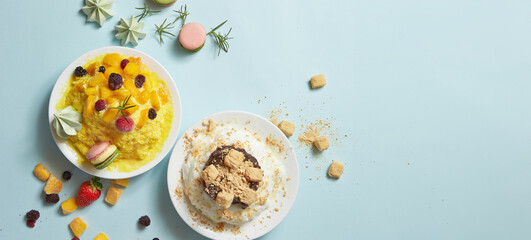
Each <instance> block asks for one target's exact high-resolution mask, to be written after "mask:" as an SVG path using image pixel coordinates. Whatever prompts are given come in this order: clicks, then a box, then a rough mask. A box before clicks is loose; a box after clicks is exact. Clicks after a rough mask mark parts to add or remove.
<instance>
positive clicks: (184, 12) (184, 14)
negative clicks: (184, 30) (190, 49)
mask: <svg viewBox="0 0 531 240" xmlns="http://www.w3.org/2000/svg"><path fill="white" fill-rule="evenodd" d="M173 11H174V12H176V13H178V14H179V16H178V17H177V18H175V20H174V21H173V23H172V24H175V22H177V21H178V20H179V19H181V20H182V22H181V27H183V26H184V23H185V22H186V17H188V15H190V12H188V10H187V7H186V4H184V9H183V6H181V10H179V11H176V10H173Z"/></svg>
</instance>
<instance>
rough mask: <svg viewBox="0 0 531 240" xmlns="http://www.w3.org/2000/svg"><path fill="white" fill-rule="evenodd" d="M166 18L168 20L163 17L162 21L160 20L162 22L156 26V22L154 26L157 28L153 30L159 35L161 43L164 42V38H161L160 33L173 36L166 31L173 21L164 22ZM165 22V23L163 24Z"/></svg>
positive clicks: (171, 26) (170, 27)
mask: <svg viewBox="0 0 531 240" xmlns="http://www.w3.org/2000/svg"><path fill="white" fill-rule="evenodd" d="M166 20H168V19H167V18H166V19H164V22H162V24H161V25H160V26H157V24H155V28H156V29H157V30H156V31H155V32H156V33H157V34H158V35H159V39H160V42H161V43H162V44H164V40H163V39H162V34H169V35H172V36H174V37H175V35H174V34H173V33H171V32H168V30H169V29H172V28H173V23H168V24H166ZM164 24H166V25H164Z"/></svg>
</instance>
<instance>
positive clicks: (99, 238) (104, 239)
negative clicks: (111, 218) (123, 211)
mask: <svg viewBox="0 0 531 240" xmlns="http://www.w3.org/2000/svg"><path fill="white" fill-rule="evenodd" d="M94 240H109V238H108V237H107V236H105V234H103V233H99V234H98V236H96V237H95V238H94Z"/></svg>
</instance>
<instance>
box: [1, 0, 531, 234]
mask: <svg viewBox="0 0 531 240" xmlns="http://www.w3.org/2000/svg"><path fill="white" fill-rule="evenodd" d="M184 3H186V4H188V9H189V11H190V12H191V15H190V16H189V17H188V22H200V23H201V24H203V25H204V26H205V27H206V28H207V29H210V28H211V27H214V26H216V25H217V24H218V23H220V22H222V21H223V20H225V19H228V20H229V21H228V22H227V24H226V26H225V27H224V28H222V31H224V32H225V31H227V30H228V27H232V28H233V31H232V36H233V37H234V39H233V40H231V41H230V46H231V48H230V51H229V53H228V54H225V53H222V54H221V55H220V56H216V54H217V49H215V45H214V44H213V42H212V40H211V39H210V38H209V39H208V40H207V43H206V46H205V47H204V49H203V50H201V51H200V52H198V53H194V54H189V53H186V52H184V51H183V50H182V49H181V48H180V46H179V45H178V43H177V41H176V39H175V38H172V39H170V38H165V41H166V44H165V45H163V46H161V45H160V44H159V43H158V41H157V37H156V36H155V34H154V24H160V23H162V21H163V20H164V18H166V17H171V18H173V17H174V16H175V14H174V13H173V12H171V10H176V9H178V7H179V6H180V5H181V4H184ZM82 5H83V4H82V1H80V0H77V1H72V0H57V1H3V3H2V14H0V22H1V24H0V32H1V35H0V38H1V47H0V49H1V52H0V53H1V55H2V56H1V57H0V73H1V78H2V81H1V83H2V86H1V89H2V90H1V94H0V112H1V113H2V117H1V118H0V121H1V122H0V123H1V124H0V132H1V133H2V138H1V139H0V146H1V152H2V154H3V156H2V166H1V167H0V176H1V181H2V184H1V192H2V193H1V195H0V206H1V207H0V211H1V212H0V239H39V238H40V237H43V236H44V238H45V239H52V238H53V239H70V238H71V237H72V233H71V232H70V230H69V229H68V223H69V222H70V221H71V220H72V219H73V218H75V217H76V216H80V217H82V218H83V219H85V220H86V221H87V222H88V224H89V227H88V229H87V231H86V232H85V233H84V234H83V235H82V238H81V239H92V238H94V237H95V236H96V235H97V233H99V232H104V233H106V234H107V236H109V237H110V238H111V239H152V238H154V237H159V238H160V239H200V238H201V236H200V235H198V234H197V233H195V232H194V231H193V230H192V229H191V228H189V227H188V226H187V225H186V224H185V223H184V222H183V221H182V219H181V218H180V217H179V215H178V214H177V213H176V211H175V210H174V209H173V207H172V205H171V202H170V199H169V197H168V193H167V190H166V168H167V164H168V157H167V158H166V159H165V160H164V161H162V162H161V163H160V164H159V165H158V166H157V167H155V168H154V169H152V170H151V171H149V172H147V173H145V174H143V175H141V176H138V177H135V178H134V179H132V181H131V183H130V186H129V187H128V188H127V189H125V191H124V194H123V195H122V198H121V199H120V201H119V202H118V204H117V205H115V206H113V207H109V206H108V205H106V204H105V203H104V202H103V197H102V198H101V199H100V200H99V201H98V202H96V203H94V204H93V205H91V206H89V207H87V208H85V209H78V210H77V211H75V212H74V213H73V214H71V215H68V216H62V214H61V213H60V207H59V204H56V205H47V204H44V203H43V202H44V201H43V200H42V187H43V183H42V182H40V181H39V180H38V179H36V178H35V177H34V176H33V174H32V169H33V167H34V166H35V165H36V164H37V163H38V162H42V163H44V164H45V165H46V166H47V167H48V168H49V169H51V171H52V172H53V173H54V174H56V175H61V173H62V172H63V171H64V170H70V171H73V174H74V175H73V178H72V179H71V180H70V181H68V182H66V183H65V186H64V188H63V191H62V192H61V194H60V196H61V199H62V200H65V199H67V198H69V197H72V196H74V195H75V192H76V191H77V188H78V186H79V184H80V183H81V182H83V181H85V180H88V179H89V176H88V175H87V174H85V173H83V172H80V171H79V170H76V169H75V167H74V166H73V165H72V164H70V163H69V162H68V161H67V160H66V159H65V158H64V157H63V155H62V154H61V153H60V151H59V150H58V148H57V147H56V145H55V144H54V142H53V139H52V136H51V134H50V130H49V127H48V123H47V119H48V118H47V116H48V115H47V114H48V113H47V108H48V100H49V95H50V93H51V90H52V87H53V85H54V83H55V80H56V79H57V77H58V76H59V74H60V73H61V72H62V71H63V69H64V68H65V67H66V66H67V65H68V64H69V63H70V62H71V61H72V60H74V59H75V58H77V57H78V56H79V55H81V54H83V53H85V52H87V51H89V50H92V49H95V48H99V47H104V46H109V45H119V42H118V41H117V40H115V39H114V37H113V35H114V32H113V29H114V26H115V25H116V24H117V22H118V21H119V19H120V17H124V18H127V17H129V16H131V14H138V13H139V12H138V11H136V10H135V9H134V7H139V6H142V1H140V0H134V1H126V0H116V2H115V5H114V8H113V9H114V11H115V16H114V17H112V18H110V19H109V20H108V21H107V22H106V23H105V25H104V26H103V27H101V28H100V27H98V26H97V25H96V23H85V16H84V15H83V14H82V13H81V12H80V11H79V10H80V8H81V7H82ZM530 9H531V1H524V0H522V1H517V0H497V1H494V0H482V1H475V0H467V1H461V0H459V1H457V0H444V1H443V0H436V1H426V0H371V1H368V0H367V1H362V0H355V1H317V0H305V1H302V0H292V1H281V0H272V1H256V0H230V1H214V0H206V1H179V2H178V3H177V4H175V5H174V6H171V7H167V8H164V9H162V10H163V12H162V13H160V14H157V15H153V16H151V17H148V18H147V19H145V23H146V27H145V31H146V32H147V34H148V36H147V37H146V39H144V40H142V41H140V44H139V46H138V47H137V49H139V50H141V51H144V52H146V53H147V54H149V55H151V56H153V57H154V58H156V59H157V60H158V61H160V62H161V63H162V65H163V66H165V67H166V69H167V70H168V71H169V72H170V73H171V74H172V76H173V78H174V80H175V82H176V84H177V86H178V88H179V91H180V94H181V100H182V103H183V117H182V127H181V133H182V132H183V131H184V130H185V129H186V128H187V127H188V126H190V125H191V124H192V123H194V122H195V121H197V120H198V119H200V118H202V117H204V116H206V115H209V114H211V113H215V112H219V111H224V110H244V111H250V112H253V113H257V114H260V115H262V116H266V114H267V113H268V112H269V111H271V110H275V109H279V106H281V105H282V107H286V108H287V110H285V111H284V112H288V113H289V116H288V117H287V119H288V120H290V121H292V122H294V123H297V124H300V123H302V122H301V120H300V118H299V115H300V116H302V117H304V118H306V119H308V120H310V121H315V120H318V119H329V120H330V122H331V123H332V126H333V129H335V130H334V132H335V133H336V135H337V136H340V141H339V142H340V143H338V144H334V145H332V146H331V148H330V150H328V151H325V152H324V153H322V154H321V155H320V156H315V155H313V153H311V152H310V151H307V150H305V149H304V148H297V153H298V157H299V167H300V188H299V194H298V196H297V200H296V202H295V205H294V206H293V208H292V210H291V212H290V213H289V215H288V216H287V217H286V219H285V220H284V221H283V222H282V223H281V224H280V225H279V226H278V227H277V228H276V229H274V230H273V231H272V232H270V233H269V234H267V235H266V236H265V237H263V239H325V238H327V239H530V238H531V228H530V227H529V226H531V204H530V203H531V177H530V173H529V171H530V169H531V161H530V158H531V152H530V150H529V149H530V147H529V146H530V144H531V124H530V122H531V111H530V110H531V96H530V94H529V92H530V90H531V71H530V69H531V68H530V67H531V61H530V60H531V33H530V31H531V14H530V12H529V10H530ZM173 32H174V33H177V29H175V30H174V31H173ZM319 73H324V74H325V75H326V77H327V79H328V82H329V83H328V85H326V86H325V87H324V88H322V89H319V90H316V91H310V89H309V87H308V84H307V81H308V80H309V78H310V77H311V76H313V75H315V74H319ZM266 97H267V98H266ZM259 99H260V100H261V101H260V103H258V100H259ZM282 107H280V108H282ZM301 130H302V129H301V128H300V127H299V128H297V130H296V134H295V135H296V136H298V134H299V133H300V132H301ZM344 134H347V135H348V137H346V138H345V137H341V136H343V135H344ZM291 141H292V143H294V145H295V146H297V145H298V144H297V143H296V141H295V138H293V137H292V139H291ZM332 160H337V161H340V162H343V163H345V172H344V175H343V176H342V178H341V179H340V180H338V181H334V180H331V179H328V178H326V177H325V174H326V169H327V166H328V164H329V163H330V162H331V161H332ZM408 163H409V164H408ZM306 164H307V165H309V167H308V168H306V167H305V165H306ZM317 177H319V178H320V179H319V180H316V178H317ZM310 178H312V180H310ZM109 185H110V184H109V182H108V181H104V186H105V187H109ZM30 209H38V210H39V211H40V212H41V218H40V219H39V221H38V222H37V224H36V227H35V228H33V229H30V228H28V227H26V226H25V221H24V214H25V213H26V212H27V211H29V210H30ZM145 214H147V215H149V216H150V217H151V219H152V225H151V226H149V227H148V228H146V229H140V228H139V227H138V225H137V219H138V217H140V216H142V215H145Z"/></svg>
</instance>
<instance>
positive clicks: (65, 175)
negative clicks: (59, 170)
mask: <svg viewBox="0 0 531 240" xmlns="http://www.w3.org/2000/svg"><path fill="white" fill-rule="evenodd" d="M70 178H72V173H71V172H69V171H64V172H63V179H64V180H66V181H68V180H70Z"/></svg>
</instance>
